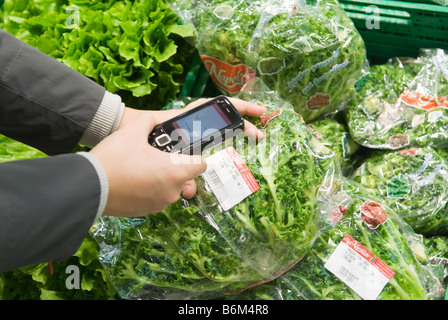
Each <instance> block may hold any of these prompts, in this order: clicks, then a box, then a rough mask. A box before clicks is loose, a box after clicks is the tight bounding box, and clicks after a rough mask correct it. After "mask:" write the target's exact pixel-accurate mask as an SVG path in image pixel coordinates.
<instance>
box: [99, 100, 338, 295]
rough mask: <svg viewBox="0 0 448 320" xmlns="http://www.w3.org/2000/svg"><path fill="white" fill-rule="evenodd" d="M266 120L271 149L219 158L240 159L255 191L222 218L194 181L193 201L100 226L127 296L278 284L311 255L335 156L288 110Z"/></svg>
mask: <svg viewBox="0 0 448 320" xmlns="http://www.w3.org/2000/svg"><path fill="white" fill-rule="evenodd" d="M270 116H273V117H269V120H268V122H267V124H266V127H265V130H266V134H267V138H266V139H265V140H262V141H258V142H256V141H255V140H250V139H247V137H240V138H239V139H235V140H234V141H230V142H229V143H227V144H226V145H225V147H226V148H225V149H223V150H220V151H219V152H227V150H229V149H228V148H231V149H230V150H234V151H237V152H238V154H239V155H240V156H241V158H242V159H243V160H244V162H245V164H246V165H247V168H248V169H249V170H250V172H251V173H252V175H253V177H254V178H255V180H256V182H257V183H258V185H259V190H257V191H255V193H253V194H251V195H249V196H248V197H246V198H245V199H244V200H242V201H241V202H239V203H237V204H236V205H234V206H233V207H232V208H230V209H227V210H224V209H223V205H222V204H221V203H220V202H219V201H218V198H217V197H216V196H215V195H214V191H213V190H210V186H211V185H210V184H209V183H207V184H206V183H205V181H204V179H202V178H198V179H197V184H198V195H197V196H196V198H194V199H192V200H186V199H180V200H179V201H178V202H176V203H175V204H173V205H170V206H168V207H167V208H166V209H165V210H164V211H162V212H160V213H157V214H151V215H149V216H146V217H144V218H130V219H124V218H111V217H103V218H102V222H101V224H100V225H99V227H98V230H97V231H96V232H95V234H94V236H95V239H96V240H97V241H98V242H99V244H100V248H101V250H100V260H101V261H102V262H103V264H104V265H105V268H106V271H107V272H108V274H109V276H110V278H111V279H112V281H113V282H114V284H115V286H116V288H117V291H118V293H119V294H120V296H121V297H123V298H150V299H157V298H164V299H171V298H203V297H208V298H210V297H214V295H216V294H218V293H220V294H222V293H235V292H238V291H241V290H243V289H245V288H247V287H250V286H253V285H258V284H260V283H263V282H265V281H269V280H271V279H273V278H275V277H277V276H279V275H280V274H282V273H284V272H285V271H287V270H288V269H289V268H291V267H292V266H293V265H294V264H295V263H296V262H297V261H299V260H300V259H301V258H302V257H303V256H305V255H306V253H307V252H308V250H309V249H310V247H311V244H312V242H313V240H314V239H315V238H316V236H317V235H318V234H319V232H320V230H321V229H322V228H323V227H324V226H325V224H326V223H325V220H324V219H323V217H322V215H320V214H318V212H317V211H316V210H314V207H315V203H316V200H317V199H316V197H317V196H318V195H317V190H318V188H319V186H320V184H321V183H322V182H324V181H326V180H329V179H330V180H331V179H332V176H333V175H334V174H335V172H336V170H337V168H335V165H334V161H333V159H332V157H333V153H332V152H331V151H330V150H329V149H328V148H326V147H325V146H323V145H322V144H321V143H320V142H319V140H318V139H317V137H316V136H315V135H314V134H313V133H312V132H311V131H310V130H308V128H307V127H306V126H305V124H304V123H303V121H302V119H301V117H300V116H299V115H298V114H296V113H295V112H294V111H293V110H292V108H290V109H288V108H284V109H280V110H278V112H274V114H272V113H271V114H270ZM253 121H254V123H257V124H258V125H259V126H260V121H259V120H256V119H254V120H253ZM232 148H233V149H232ZM219 149H220V148H219ZM216 154H218V152H217V149H216V148H215V149H213V151H212V155H211V156H214V155H216ZM232 154H234V153H233V151H232ZM230 176H231V175H230Z"/></svg>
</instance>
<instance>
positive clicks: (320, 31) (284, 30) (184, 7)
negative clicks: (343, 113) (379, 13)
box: [167, 0, 368, 122]
mask: <svg viewBox="0 0 448 320" xmlns="http://www.w3.org/2000/svg"><path fill="white" fill-rule="evenodd" d="M167 3H168V5H170V7H171V8H172V10H173V11H174V12H176V13H177V14H178V15H179V17H180V18H181V20H183V22H184V23H185V24H190V25H192V26H193V27H194V28H195V39H194V45H195V46H196V48H197V49H198V51H199V54H200V56H201V59H202V61H203V63H204V65H205V67H206V69H207V70H208V72H209V74H210V76H211V78H212V79H213V81H214V83H215V84H216V85H217V87H218V89H220V90H221V91H222V93H223V94H225V95H234V94H237V93H238V92H239V91H241V90H242V88H244V86H245V85H246V84H247V82H249V81H250V80H251V79H254V78H259V79H261V80H262V81H263V82H264V83H265V84H266V85H267V86H268V88H269V89H270V90H272V91H276V92H278V93H279V94H280V96H281V97H282V98H283V99H284V100H286V101H288V102H290V103H291V104H292V105H293V106H294V108H295V110H296V112H297V113H299V114H300V115H302V117H303V118H304V119H305V121H306V122H311V121H313V120H315V119H317V118H319V117H320V116H323V115H330V114H334V113H336V112H338V111H340V110H343V109H345V107H346V104H347V101H348V100H349V99H350V98H352V97H353V95H354V93H355V92H356V89H357V88H359V87H362V85H363V81H364V78H365V76H366V75H367V74H368V62H367V59H366V51H365V45H364V42H363V40H362V38H361V36H360V34H359V33H358V31H357V30H356V28H355V27H354V25H353V22H352V21H351V20H350V19H349V18H348V16H347V15H346V13H345V12H344V10H343V9H342V8H341V7H340V5H339V3H338V2H337V1H333V0H288V1H281V0H258V1H252V0H243V1H235V0H227V1H225V0H214V1H208V0H207V1H206V0H196V1H190V0H188V1H186V0H170V1H168V2H167Z"/></svg>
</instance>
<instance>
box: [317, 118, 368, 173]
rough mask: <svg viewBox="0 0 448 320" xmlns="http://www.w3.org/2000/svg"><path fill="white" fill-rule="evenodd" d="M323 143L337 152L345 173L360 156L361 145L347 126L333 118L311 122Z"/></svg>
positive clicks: (354, 165) (352, 167) (353, 166)
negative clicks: (351, 134)
mask: <svg viewBox="0 0 448 320" xmlns="http://www.w3.org/2000/svg"><path fill="white" fill-rule="evenodd" d="M309 127H311V128H312V129H313V130H315V131H314V134H315V135H316V137H318V138H319V139H320V140H321V142H322V144H323V145H324V146H326V147H327V148H329V149H330V150H331V151H333V152H334V153H335V158H336V159H337V160H338V162H339V164H340V165H341V170H342V171H343V173H344V174H348V173H349V172H350V171H351V170H353V169H354V168H355V167H356V165H357V161H358V159H360V156H359V155H358V154H357V152H358V151H359V150H360V145H359V144H357V143H356V142H355V141H354V140H353V139H352V138H351V136H350V133H349V132H348V129H347V126H346V125H345V124H344V123H342V122H339V121H337V120H335V119H333V118H327V119H321V120H316V121H313V122H312V123H310V124H309Z"/></svg>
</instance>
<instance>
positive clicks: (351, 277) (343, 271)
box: [339, 266, 358, 284]
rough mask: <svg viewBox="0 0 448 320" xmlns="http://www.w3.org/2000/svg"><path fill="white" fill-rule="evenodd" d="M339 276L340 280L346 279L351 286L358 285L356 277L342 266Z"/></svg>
mask: <svg viewBox="0 0 448 320" xmlns="http://www.w3.org/2000/svg"><path fill="white" fill-rule="evenodd" d="M339 275H340V278H344V279H345V280H347V282H350V283H351V284H356V282H358V278H357V277H355V276H354V275H353V274H352V273H351V272H350V271H348V270H347V269H346V268H344V267H343V266H341V268H340V269H339Z"/></svg>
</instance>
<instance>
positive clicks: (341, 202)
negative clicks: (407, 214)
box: [237, 178, 444, 300]
mask: <svg viewBox="0 0 448 320" xmlns="http://www.w3.org/2000/svg"><path fill="white" fill-rule="evenodd" d="M324 189H325V188H323V191H325V190H324ZM325 194H326V197H323V198H322V200H324V199H327V200H326V201H323V202H321V203H320V208H321V210H323V211H324V212H328V213H332V214H331V215H330V216H332V217H333V218H334V219H333V222H334V227H333V228H331V229H328V230H327V231H325V232H322V233H321V235H320V236H319V237H318V239H317V240H316V242H315V243H314V245H313V247H312V249H311V251H310V253H309V254H308V255H307V256H306V257H304V258H303V259H302V260H301V261H300V262H299V263H298V264H296V265H295V266H294V268H293V269H291V270H290V271H288V272H287V273H285V274H284V275H282V276H281V277H279V278H278V279H276V280H275V281H273V282H271V283H267V284H264V285H262V286H259V287H256V288H252V289H250V290H248V291H246V292H244V293H242V295H240V296H238V297H237V298H238V299H267V300H270V299H274V300H360V299H365V298H364V294H367V293H368V291H369V290H374V289H375V288H376V286H375V282H376V281H380V279H381V277H377V278H372V279H371V280H372V281H371V282H368V281H366V284H365V287H364V288H362V287H360V286H359V283H360V282H361V281H362V280H365V278H364V279H361V278H357V277H356V275H357V274H356V273H355V271H356V269H355V268H354V269H350V268H349V266H351V265H350V264H351V263H352V262H353V261H355V262H356V264H358V262H359V263H360V264H359V265H361V263H362V265H363V268H365V269H366V270H369V268H370V271H369V272H371V273H374V272H378V271H379V270H381V267H379V268H378V269H372V266H373V265H374V263H377V264H376V266H380V265H381V266H382V268H383V269H387V270H389V268H390V270H392V272H393V275H392V277H391V278H390V279H388V281H387V283H385V284H384V287H382V289H381V287H380V289H381V290H380V291H379V293H378V295H377V296H376V298H375V296H374V297H373V298H375V299H376V300H429V299H443V295H444V287H443V285H442V284H441V282H440V278H439V275H438V274H436V273H435V272H434V269H433V268H432V265H431V264H430V263H429V256H428V255H427V251H428V250H427V247H426V246H425V243H424V240H423V239H422V236H421V235H419V234H416V233H415V232H414V231H413V229H412V228H411V227H410V226H409V225H408V224H406V223H405V222H404V221H403V220H402V219H401V218H400V217H399V216H398V215H397V214H395V212H394V211H393V210H392V209H391V208H390V207H388V206H387V205H386V204H384V203H383V202H382V201H381V200H380V199H378V198H376V197H375V196H372V195H371V193H370V192H369V191H368V190H366V189H364V188H363V187H362V186H360V185H359V184H357V183H355V182H354V181H352V180H350V179H347V178H342V179H341V180H338V179H334V180H333V181H331V184H330V185H328V188H327V191H325ZM373 222H374V223H373ZM372 223H373V224H372ZM347 235H348V236H350V237H352V238H353V239H354V240H356V241H357V243H358V245H359V247H355V248H354V250H346V251H345V256H344V259H343V260H344V263H345V264H343V266H345V267H342V266H341V269H340V270H337V271H336V272H333V271H329V269H328V267H327V264H328V262H329V261H330V259H334V258H333V255H334V254H335V251H336V248H338V247H339V246H340V244H341V241H342V239H344V238H346V237H347ZM356 248H358V249H359V251H358V249H356ZM355 251H356V253H355ZM358 252H359V253H360V254H363V255H365V256H368V257H369V259H363V258H360V257H355V256H356V255H357V254H358ZM369 253H371V254H373V255H374V257H373V258H372V256H371V255H368V254H369ZM358 260H359V261H358ZM378 260H380V261H381V262H382V263H384V265H385V266H386V267H384V265H383V264H382V263H381V264H380V263H379V262H378ZM361 261H363V262H361ZM358 271H359V270H358ZM336 274H337V275H336ZM368 276H369V273H366V275H365V277H368ZM389 276H391V274H389ZM366 291H367V293H366Z"/></svg>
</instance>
